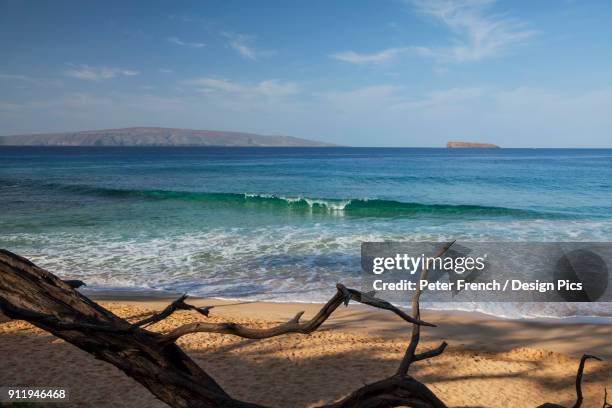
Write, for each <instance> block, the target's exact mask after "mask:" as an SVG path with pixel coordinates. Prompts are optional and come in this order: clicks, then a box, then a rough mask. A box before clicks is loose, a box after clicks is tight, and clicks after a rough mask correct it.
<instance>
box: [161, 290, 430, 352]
mask: <svg viewBox="0 0 612 408" xmlns="http://www.w3.org/2000/svg"><path fill="white" fill-rule="evenodd" d="M336 289H337V292H336V294H335V295H334V296H333V297H332V298H331V299H330V300H329V301H328V302H327V303H326V304H325V305H324V306H323V307H322V308H321V310H319V312H318V313H317V314H316V315H315V316H314V317H313V318H312V319H310V320H308V321H307V322H304V323H301V322H300V318H301V317H302V315H303V314H304V312H299V313H298V314H296V315H295V316H294V317H293V318H292V319H291V320H289V321H288V322H286V323H282V324H280V325H278V326H274V327H270V328H267V329H255V328H251V327H246V326H243V325H241V324H237V323H231V322H228V323H206V322H196V323H189V324H185V325H183V326H180V327H177V328H176V329H174V330H171V331H169V332H168V333H166V334H164V335H162V336H161V338H160V339H159V341H160V343H162V344H163V343H166V342H172V341H175V340H176V339H178V338H180V337H182V336H185V335H187V334H192V333H222V334H231V335H234V336H239V337H244V338H247V339H266V338H269V337H275V336H281V335H283V334H288V333H299V334H310V333H312V332H313V331H315V330H317V329H318V328H319V327H320V326H321V325H322V324H323V323H324V322H325V321H326V320H327V319H328V318H329V316H331V314H332V313H333V312H334V311H335V310H336V309H337V308H338V307H339V306H340V305H341V304H342V303H344V304H348V302H349V301H350V300H354V301H356V302H359V303H363V304H366V305H369V306H372V307H375V308H379V309H384V310H389V311H391V312H393V313H395V314H396V315H398V316H399V317H401V318H402V319H403V320H405V321H407V322H409V323H412V324H417V325H425V326H434V325H433V324H431V323H427V322H424V321H422V320H420V319H414V318H412V317H411V316H409V315H407V314H406V313H404V312H403V311H402V310H400V309H398V308H397V307H395V306H393V305H392V304H391V303H389V302H387V301H385V300H382V299H377V298H375V297H373V296H371V295H369V294H365V293H362V292H360V291H358V290H355V289H349V288H347V287H346V286H344V285H342V284H341V283H338V284H337V285H336ZM179 300H180V299H179ZM168 308H170V306H169V307H168ZM168 308H166V310H168ZM163 313H164V312H162V313H160V315H162V314H163Z"/></svg>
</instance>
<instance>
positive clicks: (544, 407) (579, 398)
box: [537, 354, 607, 408]
mask: <svg viewBox="0 0 612 408" xmlns="http://www.w3.org/2000/svg"><path fill="white" fill-rule="evenodd" d="M589 358H592V359H594V360H598V361H601V359H600V358H599V357H595V356H592V355H590V354H584V355H583V356H582V358H581V359H580V364H578V372H577V373H576V403H575V404H574V405H572V407H571V408H580V407H581V406H582V401H583V396H582V374H583V373H584V365H585V363H586V361H587V360H588V359H589ZM606 403H607V402H606V396H604V408H605V407H606ZM537 408H566V407H564V406H563V405H558V404H552V403H550V402H547V403H545V404H542V405H539V406H538V407H537Z"/></svg>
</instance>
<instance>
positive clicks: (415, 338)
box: [397, 241, 455, 375]
mask: <svg viewBox="0 0 612 408" xmlns="http://www.w3.org/2000/svg"><path fill="white" fill-rule="evenodd" d="M454 243H455V241H452V242H449V243H447V244H445V245H444V246H442V248H440V250H438V252H437V253H436V255H434V258H438V257H440V256H442V255H444V254H445V253H446V251H448V249H449V248H450V247H451V246H452V245H453V244H454ZM428 272H429V270H428V268H427V266H426V265H424V266H423V269H422V270H421V276H420V277H419V281H421V280H426V279H427V274H428ZM420 299H421V285H417V287H416V290H415V292H414V295H413V296H412V315H413V316H414V318H415V319H420V318H421V308H420V306H419V301H420ZM420 340H421V328H420V327H418V326H416V325H415V326H412V337H411V339H410V344H408V347H407V348H406V353H405V354H404V358H402V361H401V362H400V365H399V367H398V369H397V374H398V375H406V374H407V373H408V369H409V368H410V365H411V364H412V363H413V362H415V361H418V360H423V359H424V358H429V357H428V356H430V355H431V357H435V356H437V355H440V354H442V352H443V351H444V349H445V348H446V342H444V343H442V344H441V345H440V346H439V347H438V348H437V349H434V350H430V351H429V352H425V353H421V354H420V355H418V356H416V355H415V353H416V349H417V346H418V345H419V341H420ZM423 356H426V357H423ZM417 357H419V358H417Z"/></svg>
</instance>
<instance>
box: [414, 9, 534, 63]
mask: <svg viewBox="0 0 612 408" xmlns="http://www.w3.org/2000/svg"><path fill="white" fill-rule="evenodd" d="M410 3H411V4H413V5H414V6H415V8H416V10H417V11H419V12H420V13H422V14H424V15H426V16H430V17H433V18H434V19H436V20H438V21H440V22H442V23H443V24H444V25H445V26H446V27H448V28H449V29H450V30H451V31H452V32H453V33H454V34H455V37H454V38H453V40H454V42H455V45H453V46H450V47H441V48H436V47H422V54H423V55H430V56H432V57H435V58H438V59H441V60H444V61H449V62H470V61H479V60H482V59H484V58H488V57H493V56H497V55H500V54H502V53H504V52H505V51H506V50H507V48H508V47H509V46H511V45H513V44H517V43H520V42H523V41H525V40H527V39H528V38H530V37H532V36H533V35H534V34H535V33H536V32H535V31H534V30H531V29H528V28H527V27H526V25H525V24H524V23H522V22H520V21H518V20H516V19H512V18H509V17H505V16H500V15H495V14H491V13H489V12H488V9H489V7H490V6H491V5H492V4H494V3H495V0H411V1H410Z"/></svg>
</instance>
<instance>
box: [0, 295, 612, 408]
mask: <svg viewBox="0 0 612 408" xmlns="http://www.w3.org/2000/svg"><path fill="white" fill-rule="evenodd" d="M101 303H102V304H103V305H104V306H105V307H108V308H109V309H110V310H112V311H113V312H115V313H116V314H118V315H120V316H123V317H136V316H143V315H145V314H146V313H148V312H150V311H152V310H160V309H162V308H163V307H164V306H165V305H166V304H167V303H166V301H165V300H163V299H157V300H126V299H119V300H115V301H109V300H104V301H101ZM194 303H197V304H200V305H204V304H206V305H210V304H225V305H226V306H225V307H218V308H215V309H213V310H212V312H213V313H212V316H211V317H210V318H209V321H234V322H237V323H242V324H248V325H250V326H254V327H265V326H268V325H270V324H273V322H279V321H283V320H286V319H288V318H289V317H292V316H293V315H295V313H296V312H297V311H299V310H306V315H305V316H304V318H303V319H306V318H308V316H312V314H313V313H314V312H316V310H317V308H318V306H317V305H309V304H268V303H245V304H240V305H228V303H231V302H222V301H219V300H211V301H206V300H197V301H194ZM423 317H424V318H425V319H426V320H428V321H431V322H434V323H437V324H439V327H437V328H425V329H424V340H423V341H422V342H421V347H422V349H424V348H426V347H432V346H436V345H437V344H439V342H440V341H441V340H446V341H447V342H448V343H449V344H450V345H449V348H448V349H447V351H446V352H445V353H444V354H443V355H442V356H439V357H437V358H434V359H430V360H426V361H422V362H418V363H415V364H414V366H413V368H412V369H411V373H412V375H413V376H415V377H416V378H418V379H419V380H421V381H423V382H424V383H426V384H427V385H428V386H429V387H430V388H431V389H432V390H433V391H434V392H435V393H436V394H437V395H438V396H439V397H440V398H441V399H442V400H443V401H445V402H446V403H447V404H448V405H449V406H455V407H474V408H475V407H535V406H536V405H539V404H541V403H543V402H555V403H560V404H564V405H566V406H571V405H572V404H573V402H574V399H575V391H574V379H575V374H576V368H577V366H578V359H579V357H580V355H582V354H583V353H585V352H588V353H591V354H595V355H598V356H600V357H602V358H604V359H606V360H607V361H604V362H597V361H593V360H589V362H588V363H587V368H586V371H585V376H584V380H583V390H584V394H585V403H584V405H583V406H584V407H601V406H602V401H603V394H604V388H605V387H607V388H608V390H611V391H612V325H595V324H563V323H558V322H557V323H552V322H528V321H511V320H496V319H491V318H489V317H486V316H483V315H478V314H473V313H472V314H468V313H442V312H429V311H425V312H424V316H423ZM201 319H203V317H202V316H199V315H197V314H194V313H192V312H179V313H176V314H174V315H173V316H172V317H171V318H169V319H167V320H166V321H164V322H162V323H159V324H157V325H156V326H154V327H153V329H155V330H167V329H169V328H172V327H176V326H177V325H179V324H182V323H187V322H192V321H197V320H201ZM409 336H410V326H409V325H406V324H404V323H403V322H402V321H400V320H398V319H397V318H396V317H395V316H393V315H390V314H387V313H383V312H380V311H372V310H371V309H367V308H364V307H363V306H360V305H356V306H349V307H348V308H342V310H339V311H338V312H337V313H336V314H334V315H333V316H332V318H331V319H330V320H328V322H326V323H325V324H324V326H323V327H322V328H321V329H320V330H319V331H317V332H315V333H313V334H311V335H309V336H304V335H299V334H292V335H287V336H282V337H276V338H272V339H267V340H261V341H253V340H244V339H240V338H237V337H232V336H227V335H217V334H193V335H189V336H186V337H184V338H182V339H181V340H180V341H179V344H180V345H181V346H182V347H183V348H184V349H185V350H186V351H187V352H188V353H189V354H190V355H191V356H192V357H193V358H195V359H196V360H197V361H198V363H199V364H201V365H202V367H204V368H205V369H206V370H207V371H208V372H209V373H210V374H212V375H213V377H214V378H215V379H216V380H217V381H218V382H219V383H220V384H221V385H222V386H223V387H224V388H225V389H226V390H227V391H228V392H229V393H230V394H231V395H233V396H235V397H236V398H239V399H242V400H247V401H251V402H257V403H261V404H266V405H271V406H275V407H282V408H289V407H308V406H315V405H316V404H321V403H325V402H330V401H333V400H336V399H338V398H340V397H342V396H343V395H346V394H347V393H348V392H350V391H351V390H354V389H356V388H358V387H360V386H362V385H363V384H365V383H369V382H373V381H375V380H377V379H381V378H383V377H386V376H389V375H390V374H392V373H393V372H394V370H395V369H396V368H397V365H398V363H399V360H400V358H401V356H402V354H403V352H404V350H405V346H406V344H407V341H408V339H409ZM0 385H29V386H51V385H55V386H65V387H68V388H69V389H70V392H71V403H70V404H62V405H61V406H68V405H69V406H82V407H89V406H104V407H107V406H112V407H163V406H165V405H164V404H163V403H161V402H159V401H157V400H156V399H155V398H154V397H153V396H152V395H151V394H149V393H148V391H146V390H145V389H144V388H143V387H141V386H140V385H139V384H137V383H136V382H134V381H133V380H131V379H130V378H128V377H127V376H125V375H124V374H123V373H122V372H120V371H119V370H118V369H116V368H114V367H113V366H111V365H109V364H107V363H104V362H101V361H98V360H95V359H94V358H93V357H92V356H90V355H89V354H87V353H85V352H83V351H81V350H79V349H77V348H75V347H73V346H72V345H70V344H67V343H65V342H63V341H61V340H59V339H57V338H54V337H53V336H50V335H49V334H47V333H45V332H43V331H41V330H38V329H36V328H33V327H32V326H31V325H29V324H27V323H24V322H16V321H12V322H7V323H3V324H0ZM57 406H59V405H57Z"/></svg>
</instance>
